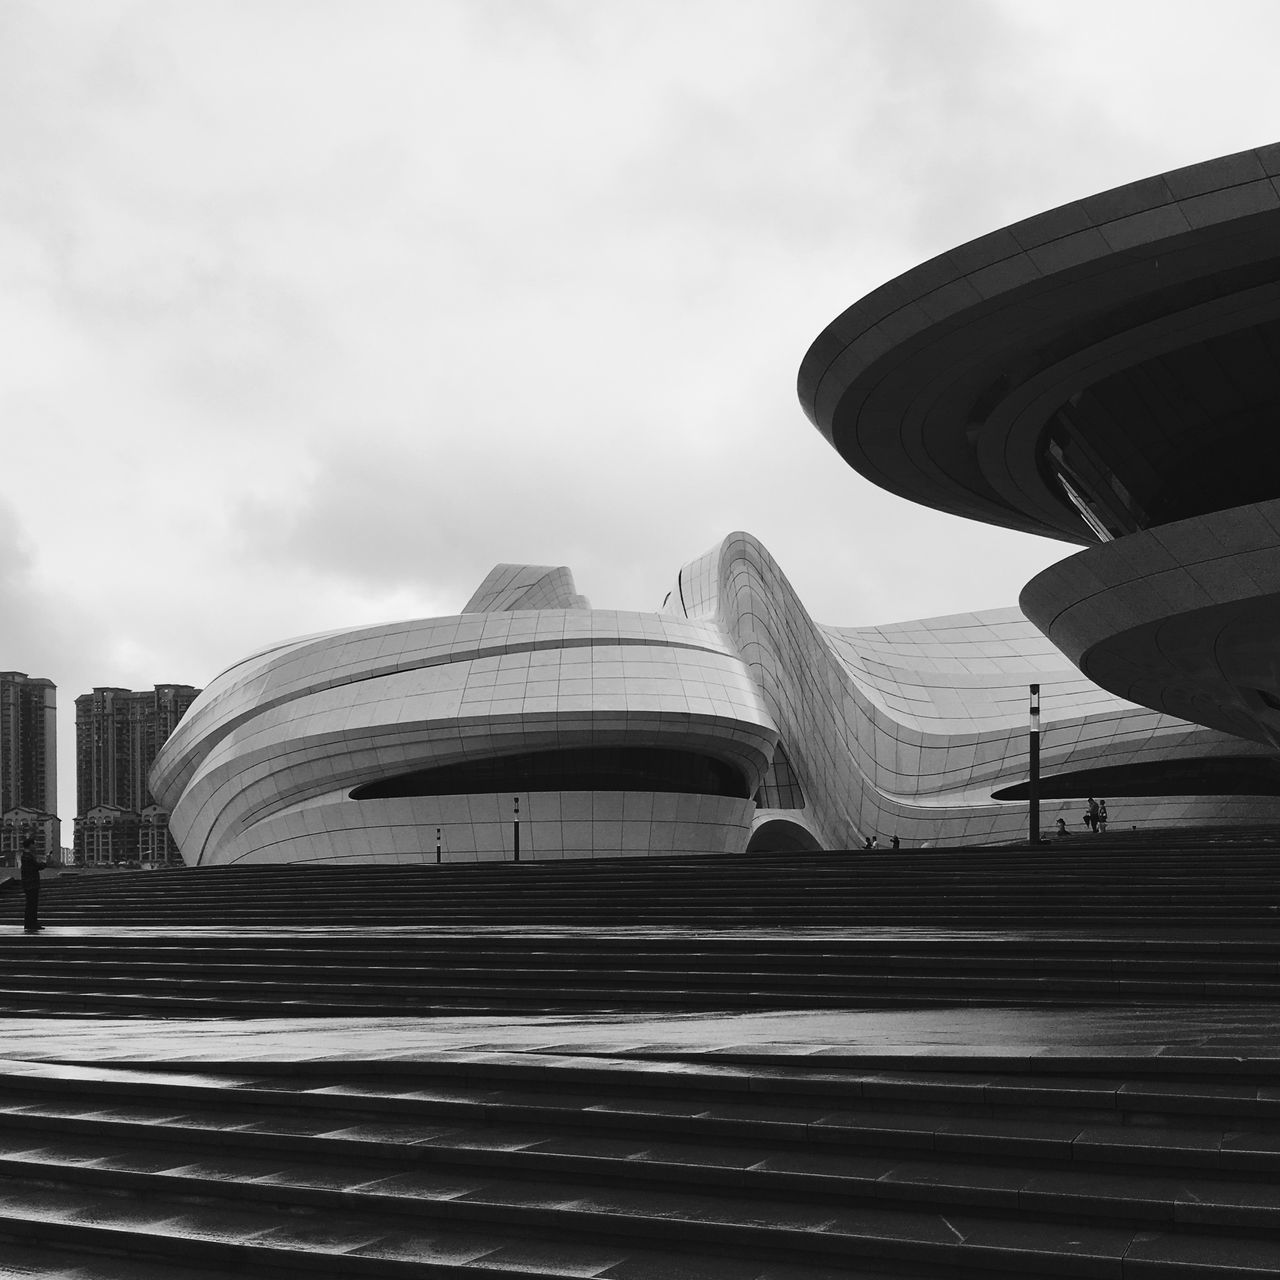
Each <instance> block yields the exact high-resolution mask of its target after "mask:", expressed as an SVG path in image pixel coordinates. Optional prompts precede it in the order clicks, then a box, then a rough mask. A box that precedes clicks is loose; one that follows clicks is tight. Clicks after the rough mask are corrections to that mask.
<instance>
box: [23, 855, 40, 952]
mask: <svg viewBox="0 0 1280 1280" xmlns="http://www.w3.org/2000/svg"><path fill="white" fill-rule="evenodd" d="M43 865H44V864H43V863H42V862H41V861H40V859H39V858H37V857H36V851H35V845H34V842H33V841H32V839H31V837H30V836H27V838H26V839H25V840H24V841H23V842H22V892H23V894H24V896H25V897H26V899H27V909H26V911H25V912H24V913H23V916H22V927H23V930H24V931H25V932H27V933H39V932H40V927H41V926H40V921H39V915H40V868H41V867H42V866H43Z"/></svg>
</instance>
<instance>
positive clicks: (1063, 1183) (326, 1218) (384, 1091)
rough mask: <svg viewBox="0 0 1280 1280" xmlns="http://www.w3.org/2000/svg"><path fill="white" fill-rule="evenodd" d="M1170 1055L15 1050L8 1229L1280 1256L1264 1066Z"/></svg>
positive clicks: (466, 1248)
mask: <svg viewBox="0 0 1280 1280" xmlns="http://www.w3.org/2000/svg"><path fill="white" fill-rule="evenodd" d="M531 1058H532V1059H533V1060H531ZM1164 1066H1165V1067H1166V1070H1164V1071H1161V1072H1158V1073H1150V1074H1145V1075H1144V1074H1141V1073H1128V1074H1116V1075H1111V1074H1102V1075H1100V1074H1097V1073H1096V1072H1094V1071H1090V1070H1088V1069H1083V1070H1078V1071H1075V1072H1062V1073H1060V1074H1052V1075H1044V1076H1040V1075H1037V1074H1033V1073H1025V1074H1019V1073H1011V1072H999V1073H992V1072H987V1071H976V1072H975V1071H968V1072H966V1071H950V1072H948V1071H920V1070H913V1069H910V1068H909V1067H906V1066H898V1067H883V1066H882V1067H877V1068H876V1069H873V1070H866V1069H855V1068H848V1067H844V1068H838V1069H815V1068H813V1067H808V1066H803V1065H788V1064H777V1063H775V1064H770V1065H767V1066H765V1065H760V1064H755V1065H752V1064H746V1063H743V1064H723V1065H720V1064H717V1065H710V1064H692V1063H690V1064H681V1063H678V1062H673V1061H670V1060H663V1061H653V1062H639V1061H634V1060H627V1059H603V1060H593V1059H590V1058H573V1057H563V1056H554V1055H545V1056H544V1055H529V1056H519V1055H503V1054H490V1055H470V1056H465V1057H463V1056H456V1057H452V1058H451V1057H449V1056H447V1055H446V1056H444V1057H442V1058H440V1059H438V1060H434V1061H432V1062H430V1063H415V1064H408V1063H404V1062H386V1063H365V1064H361V1065H360V1066H359V1067H358V1068H357V1067H355V1066H346V1067H343V1066H340V1065H334V1064H329V1063H315V1064H310V1065H307V1066H305V1067H298V1066H297V1065H289V1066H281V1067H279V1068H277V1069H274V1070H264V1069H262V1068H261V1067H260V1065H259V1066H255V1074H243V1068H240V1069H239V1070H236V1071H231V1070H227V1071H222V1070H214V1071H202V1072H200V1073H191V1072H186V1071H181V1072H180V1071H170V1072H166V1071H163V1070H148V1071H123V1070H111V1069H95V1068H56V1067H46V1066H39V1065H30V1064H15V1063H9V1064H5V1066H4V1067H3V1069H2V1070H0V1079H3V1101H2V1102H0V1236H4V1237H6V1238H8V1239H12V1240H17V1241H22V1242H24V1243H25V1244H26V1246H27V1247H28V1248H31V1247H34V1246H35V1245H36V1243H37V1242H39V1245H40V1246H41V1247H47V1248H49V1249H60V1250H67V1249H79V1250H86V1251H90V1252H104V1251H110V1250H123V1251H127V1252H128V1253H129V1254H130V1256H131V1257H138V1258H142V1259H152V1260H155V1259H164V1258H173V1259H175V1260H178V1261H180V1262H181V1263H182V1265H184V1266H202V1267H206V1268H207V1267H212V1266H222V1267H226V1268H229V1269H234V1270H235V1271H236V1272H237V1273H238V1274H243V1275H258V1274H263V1275H268V1274H274V1273H281V1272H283V1273H289V1271H290V1269H291V1268H293V1269H296V1271H297V1272H298V1273H299V1274H303V1273H305V1274H312V1275H419V1276H427V1275H435V1274H463V1272H464V1271H465V1272H466V1273H468V1274H470V1273H472V1272H474V1273H476V1274H481V1273H483V1274H486V1275H492V1274H498V1275H504V1274H510V1275H519V1276H564V1275H584V1274H588V1275H603V1276H616V1277H618V1280H624V1278H625V1280H631V1278H632V1277H634V1276H643V1275H651V1276H654V1277H655V1278H656V1277H657V1276H659V1275H668V1276H670V1275H679V1274H683V1275H690V1276H701V1275H707V1276H709V1277H716V1276H724V1277H732V1276H742V1277H744V1278H745V1277H746V1276H754V1277H761V1276H769V1277H777V1280H782V1277H784V1276H787V1277H792V1278H793V1280H817V1278H818V1277H820V1276H824V1275H829V1276H834V1275H845V1276H864V1277H869V1276H882V1275H883V1276H887V1275H890V1274H897V1275H914V1276H937V1275H966V1274H972V1275H979V1274H981V1275H994V1274H1002V1275H1014V1276H1045V1277H1048V1276H1074V1275H1086V1274H1087V1275H1115V1276H1121V1275H1124V1276H1138V1277H1145V1276H1149V1277H1159V1276H1170V1277H1172V1276H1186V1275H1187V1274H1192V1273H1193V1274H1196V1275H1203V1276H1219V1275H1220V1276H1237V1275H1245V1274H1253V1275H1257V1274H1267V1270H1266V1269H1267V1268H1271V1269H1272V1271H1271V1274H1276V1273H1277V1272H1278V1271H1280V1189H1277V1188H1278V1187H1280V1101H1278V1100H1277V1099H1276V1098H1275V1097H1273V1096H1272V1091H1271V1090H1270V1088H1269V1087H1268V1084H1267V1083H1265V1081H1269V1079H1270V1076H1269V1073H1264V1074H1262V1075H1260V1076H1258V1077H1256V1078H1255V1077H1252V1076H1250V1075H1249V1074H1248V1072H1247V1071H1243V1070H1242V1071H1240V1072H1238V1073H1237V1075H1236V1077H1235V1079H1234V1080H1233V1081H1231V1082H1230V1083H1224V1082H1222V1081H1221V1080H1208V1079H1206V1078H1203V1077H1202V1076H1200V1075H1199V1074H1197V1073H1196V1071H1195V1065H1194V1064H1183V1066H1182V1071H1181V1073H1179V1072H1178V1071H1177V1070H1176V1069H1169V1068H1174V1067H1176V1064H1172V1063H1165V1064H1164ZM69 1087H70V1088H69ZM72 1089H73V1091H72ZM1170 1117H1174V1119H1173V1120H1172V1121H1171V1120H1170ZM1082 1218H1087V1221H1088V1226H1081V1225H1080V1221H1081V1219H1082ZM1189 1263H1193V1264H1194V1267H1195V1268H1196V1269H1195V1270H1194V1272H1192V1273H1189V1272H1188V1270H1187V1266H1188V1264H1189ZM446 1268H455V1269H457V1270H455V1271H453V1272H450V1271H448V1270H446ZM752 1268H754V1270H752ZM1250 1268H1251V1269H1250ZM1260 1268H1261V1270H1259V1269H1260ZM0 1274H3V1273H2V1272H0ZM37 1274H38V1273H37Z"/></svg>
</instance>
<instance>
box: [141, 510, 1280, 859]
mask: <svg viewBox="0 0 1280 1280" xmlns="http://www.w3.org/2000/svg"><path fill="white" fill-rule="evenodd" d="M1033 680H1035V681H1039V682H1040V683H1041V685H1042V689H1043V699H1042V701H1043V709H1044V716H1045V720H1046V722H1047V724H1049V726H1050V731H1049V732H1048V733H1047V734H1046V738H1045V746H1044V754H1043V759H1044V766H1045V773H1046V775H1048V777H1047V780H1046V783H1045V787H1044V793H1045V796H1046V800H1045V810H1044V812H1045V815H1046V825H1052V819H1053V817H1054V816H1056V814H1057V813H1058V812H1061V813H1063V814H1064V815H1065V816H1066V817H1067V818H1068V820H1070V821H1072V822H1073V823H1074V822H1076V821H1078V816H1079V810H1080V803H1079V799H1078V797H1081V796H1084V795H1087V794H1089V793H1090V792H1093V793H1096V794H1098V795H1108V796H1111V797H1112V801H1111V812H1112V817H1113V820H1115V821H1117V822H1122V823H1123V822H1142V823H1150V822H1161V823H1177V822H1186V821H1192V822H1197V821H1198V822H1209V821H1230V820H1233V819H1237V818H1240V817H1242V816H1246V815H1248V814H1251V813H1254V812H1256V811H1257V808H1258V805H1259V803H1263V804H1265V805H1267V806H1268V811H1269V816H1271V817H1274V818H1277V819H1280V801H1270V802H1265V801H1264V802H1260V801H1259V800H1258V799H1257V798H1256V797H1253V796H1249V795H1238V794H1237V795H1230V794H1225V795H1224V794H1207V795H1191V794H1187V789H1186V787H1185V786H1178V787H1175V788H1174V789H1173V790H1172V792H1169V788H1168V786H1167V778H1168V777H1169V776H1172V775H1170V773H1169V771H1170V770H1173V771H1174V773H1175V774H1176V771H1177V770H1178V769H1179V768H1181V769H1182V770H1183V771H1184V772H1185V771H1186V770H1188V769H1190V770H1192V771H1194V770H1196V769H1202V768H1206V767H1213V766H1214V765H1215V764H1216V765H1217V766H1219V767H1221V768H1224V769H1225V768H1236V767H1240V765H1241V762H1242V761H1243V762H1245V766H1246V767H1249V768H1253V769H1258V770H1264V771H1265V770H1266V769H1267V768H1268V767H1270V763H1271V762H1270V760H1269V757H1267V755H1266V753H1264V752H1263V751H1262V749H1261V748H1260V747H1258V746H1256V745H1254V744H1249V743H1242V742H1240V741H1239V740H1238V739H1235V738H1232V737H1230V736H1228V735H1226V734H1222V733H1217V732H1214V731H1212V730H1209V729H1204V728H1200V727H1197V726H1193V725H1188V724H1186V723H1185V722H1183V721H1180V720H1174V719H1171V718H1170V717H1167V716H1162V715H1158V714H1156V713H1154V712H1151V711H1148V710H1146V709H1145V708H1140V707H1134V706H1132V705H1131V704H1128V703H1125V702H1122V701H1120V700H1119V699H1117V698H1115V697H1113V696H1112V695H1110V694H1107V693H1105V692H1104V691H1102V690H1101V689H1098V688H1097V687H1096V686H1094V685H1092V684H1091V683H1090V682H1089V681H1088V680H1086V679H1084V678H1083V677H1082V676H1081V675H1080V673H1079V672H1078V671H1076V670H1075V669H1074V668H1072V667H1071V666H1070V665H1069V664H1068V663H1067V662H1066V661H1065V660H1064V659H1063V658H1062V656H1061V655H1060V654H1059V653H1058V652H1057V651H1056V650H1055V649H1054V648H1053V646H1052V645H1051V644H1050V643H1049V642H1048V641H1046V640H1045V638H1044V637H1043V636H1041V635H1040V633H1039V632H1038V631H1036V629H1035V628H1034V627H1032V626H1031V624H1030V623H1028V622H1027V621H1026V620H1025V619H1024V618H1023V617H1022V616H1021V614H1019V612H1018V611H1017V610H1016V609H1002V610H995V611H991V612H987V613H981V614H963V615H959V616H956V617H949V618H933V619H927V620H925V621H921V622H909V623H902V624H897V625H894V626H885V627H872V628H860V629H840V628H832V627H822V626H820V625H818V624H817V623H815V622H814V621H813V620H812V619H811V618H810V617H809V614H808V612H807V611H806V609H805V608H804V606H803V604H802V603H801V602H800V600H799V598H798V597H797V596H796V594H795V591H794V590H793V589H792V587H791V584H790V583H789V582H788V581H787V579H786V577H785V576H784V575H783V573H782V572H781V570H780V569H779V568H778V566H777V565H776V563H775V562H774V560H773V558H772V557H771V556H770V555H769V553H768V552H767V551H766V550H765V548H764V547H763V546H761V544H760V543H759V542H758V541H756V540H755V539H754V538H752V537H751V536H750V535H749V534H745V533H737V534H733V535H731V536H730V537H728V538H726V539H725V541H724V542H722V543H721V544H720V545H719V546H718V547H716V548H715V549H714V550H712V551H710V552H708V553H707V554H706V555H705V556H702V557H701V558H699V559H698V560H695V561H694V562H693V563H692V564H689V565H686V566H685V567H684V568H683V569H682V570H681V571H680V573H679V575H678V577H677V580H676V583H675V586H674V587H673V589H672V591H671V592H670V594H669V595H668V597H667V600H666V602H665V604H664V607H663V610H662V611H661V612H654V613H618V612H614V611H605V610H593V609H590V608H588V607H587V604H586V601H584V600H583V598H582V597H581V596H579V595H577V594H576V591H575V589H574V584H573V579H572V577H571V575H570V573H569V571H568V570H567V569H563V568H560V569H548V568H544V567H535V566H515V565H500V566H498V568H496V569H495V570H494V571H493V572H492V573H491V574H490V575H489V577H488V578H487V579H486V580H485V582H484V583H483V584H482V586H481V587H480V589H479V590H478V591H477V592H476V594H475V595H474V596H473V597H472V599H471V600H470V601H469V602H468V605H467V608H466V609H465V610H464V612H463V613H461V614H459V615H457V616H454V617H448V618H427V619H422V620H419V621H415V622H404V623H394V624H389V625H385V626H375V627H364V628H360V629H357V630H352V631H340V632H333V633H330V634H327V635H321V636H311V637H307V638H305V639H301V640H295V641H291V642H289V643H288V644H283V645H278V646H276V647H274V648H271V649H266V650H263V651H262V652H261V653H258V654H256V655H254V656H253V657H250V658H247V659H246V660H245V661H244V662H241V663H239V664H237V665H236V666H234V667H232V668H231V669H230V670H229V671H226V672H224V673H223V674H222V675H220V676H219V677H217V679H215V680H214V681H213V682H212V683H211V684H210V685H209V686H208V687H207V688H206V689H205V691H204V693H203V694H202V695H201V697H200V698H199V699H198V700H197V702H196V703H195V704H194V705H193V706H192V708H191V709H190V711H189V712H188V714H187V716H186V718H185V719H184V720H183V722H182V724H181V725H180V726H179V727H178V730H177V731H176V732H175V734H174V735H173V737H172V738H170V740H169V741H168V743H166V745H165V747H164V750H163V751H162V753H161V755H160V758H159V759H158V760H157V763H156V768H155V770H154V772H153V775H152V787H153V789H154V791H155V793H156V794H157V795H158V796H161V797H163V801H164V803H165V804H167V805H168V806H169V808H170V812H171V817H170V827H171V829H172V831H173V832H174V834H175V836H176V838H177V841H178V844H179V846H180V848H181V849H182V852H183V856H184V858H185V859H186V860H187V861H188V862H189V863H192V864H198V865H211V864H220V863H231V862H299V861H305V862H341V861H346V860H358V861H366V860H374V861H415V862H416V861H427V862H431V861H434V860H435V859H436V857H437V848H438V849H439V855H438V856H439V859H440V861H442V862H445V861H448V862H452V861H459V860H463V861H472V860H486V859H513V858H514V857H515V856H516V824H517V820H518V822H519V831H520V847H519V853H520V856H521V857H522V858H524V859H546V858H561V857H586V856H591V855H592V854H598V855H615V856H616V855H620V854H648V853H664V854H668V853H706V852H724V853H733V852H741V851H742V850H744V849H747V848H748V847H751V848H761V849H763V848H770V849H786V848H819V847H825V848H847V847H851V846H856V845H861V844H862V843H863V841H864V840H865V839H867V838H869V837H871V836H873V835H875V836H878V837H879V838H880V840H881V842H882V843H886V842H887V841H888V839H889V838H890V837H891V836H892V835H895V834H896V835H898V836H899V837H900V838H901V839H902V840H903V841H904V842H906V843H907V844H921V843H968V842H975V841H976V842H980V841H990V840H995V839H1001V838H1003V839H1012V838H1017V837H1018V836H1019V835H1020V834H1022V833H1023V832H1024V830H1025V823H1026V804H1025V778H1026V702H1027V684H1028V682H1029V681H1033ZM1157 773H1159V774H1162V775H1163V776H1164V779H1165V781H1163V782H1161V784H1160V785H1159V786H1154V787H1151V788H1150V789H1153V790H1155V791H1157V792H1159V791H1160V790H1161V788H1162V787H1163V789H1164V790H1165V791H1166V792H1167V794H1164V795H1155V796H1145V797H1144V798H1142V799H1140V800H1134V801H1125V800H1123V799H1119V798H1118V797H1119V796H1121V795H1122V794H1123V791H1124V781H1125V779H1126V778H1129V777H1132V776H1135V775H1137V776H1142V775H1144V774H1145V775H1147V776H1150V775H1152V774H1157ZM1112 783H1114V784H1116V785H1109V784H1112ZM1273 789H1277V788H1273ZM1055 798H1056V802H1055Z"/></svg>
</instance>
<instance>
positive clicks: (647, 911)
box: [0, 833, 1280, 1017]
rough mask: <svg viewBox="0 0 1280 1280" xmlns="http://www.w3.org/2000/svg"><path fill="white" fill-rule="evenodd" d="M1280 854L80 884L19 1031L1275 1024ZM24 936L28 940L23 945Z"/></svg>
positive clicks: (862, 860)
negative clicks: (1101, 1008)
mask: <svg viewBox="0 0 1280 1280" xmlns="http://www.w3.org/2000/svg"><path fill="white" fill-rule="evenodd" d="M1278 903H1280V848H1278V847H1277V845H1276V844H1275V843H1274V841H1273V839H1272V834H1271V833H1251V834H1250V835H1249V836H1248V838H1246V837H1244V836H1242V835H1240V834H1239V833H1237V834H1235V835H1234V836H1233V837H1232V838H1231V839H1230V840H1226V839H1224V840H1223V841H1222V842H1221V843H1220V844H1219V845H1218V846H1216V847H1210V848H1209V849H1208V850H1206V849H1205V848H1204V847H1203V846H1201V847H1199V848H1197V847H1182V848H1178V847H1175V848H1172V849H1165V848H1158V847H1148V846H1146V845H1144V844H1142V843H1140V842H1136V841H1135V842H1125V841H1123V840H1117V839H1108V840H1102V839H1097V840H1095V839H1092V838H1088V837H1085V838H1082V839H1081V840H1079V841H1078V842H1075V843H1073V844H1072V845H1071V847H1070V848H1066V849H1062V848H1059V847H1057V846H1047V847H1046V846H1042V847H1040V848H1038V849H1033V850H1032V849H1001V850H970V851H954V850H951V851H936V852H935V851H915V852H912V853H898V854H874V855H866V854H848V853H836V854H813V855H804V856H797V855H779V854H771V855H753V856H749V857H743V858H733V859H729V858H725V857H708V858H653V859H649V858H645V859H613V860H600V861H593V862H551V863H522V864H519V865H511V864H499V865H481V866H465V867H449V866H445V867H435V866H425V867H424V866H412V865H408V866H400V867H366V868H346V869H332V868H305V867H303V868H290V867H263V868H243V869H214V870H175V871H167V872H147V873H141V872H139V873H132V874H117V875H81V876H72V875H68V876H64V877H62V878H60V879H59V880H57V881H54V882H52V883H50V884H49V885H48V886H47V887H46V889H45V892H44V895H43V899H42V909H41V919H42V921H43V922H44V924H45V925H46V926H47V928H46V932H45V933H44V934H42V935H39V936H37V937H28V936H25V935H23V934H22V933H21V932H20V930H19V928H18V925H19V922H20V913H21V897H20V895H19V894H18V893H17V891H16V889H6V890H0V1014H8V1015H33V1014H45V1015H55V1016H58V1015H74V1016H84V1015H105V1016H118V1015H121V1014H141V1015H144V1016H148V1015H150V1016H157V1015H158V1016H210V1017H223V1016H237V1017H277V1016H280V1015H281V1014H284V1013H288V1014H297V1015H314V1016H338V1015H370V1016H388V1015H414V1016H424V1015H432V1014H444V1013H452V1014H459V1013H547V1012H575V1011H587V1010H636V1011H641V1010H643V1011H655V1010H708V1009H729V1010H744V1009H778V1008H787V1009H823V1008H875V1007H883V1006H892V1007H908V1006H921V1005H932V1006H937V1005H964V1004H988V1005H989V1004H1003V1005H1009V1004H1017V1005H1029V1004H1038V1005H1052V1004H1062V1003H1069V1004H1080V1003H1104V1002H1117V1001H1119V1002H1140V1001H1194V1000H1203V999H1212V1000H1216V1001H1253V1002H1256V1001H1272V1000H1275V999H1277V997H1278V996H1280V927H1278V926H1280V909H1278V905H1277V904H1278ZM5 925H10V926H12V928H11V929H5V928H4V926H5Z"/></svg>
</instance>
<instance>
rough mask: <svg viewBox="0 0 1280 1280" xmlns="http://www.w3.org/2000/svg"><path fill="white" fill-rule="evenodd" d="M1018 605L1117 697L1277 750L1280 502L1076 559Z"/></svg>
mask: <svg viewBox="0 0 1280 1280" xmlns="http://www.w3.org/2000/svg"><path fill="white" fill-rule="evenodd" d="M1020 604H1021V606H1022V610H1023V612H1024V613H1025V614H1026V615H1027V617H1028V618H1030V619H1031V621H1032V622H1033V623H1035V625H1036V626H1037V627H1039V628H1040V630H1041V631H1043V632H1044V634H1045V635H1047V636H1048V637H1049V639H1050V640H1052V641H1053V643H1054V644H1056V645H1057V646H1058V648H1060V649H1061V650H1062V651H1063V652H1064V653H1065V654H1066V655H1067V657H1069V658H1070V659H1071V660H1072V662H1074V663H1075V664H1076V665H1077V666H1078V667H1079V668H1080V670H1081V671H1083V672H1084V674H1085V675H1086V676H1088V677H1089V679H1090V680H1092V681H1094V683H1095V684H1099V685H1101V686H1102V687H1103V688H1104V689H1107V690H1109V691H1110V692H1112V693H1114V694H1116V695H1117V696H1118V697H1121V698H1127V699H1129V700H1130V701H1132V702H1138V703H1141V704H1142V705H1144V706H1148V707H1153V708H1155V709H1156V710H1158V711H1163V712H1165V713H1167V714H1169V715H1173V716H1177V717H1179V718H1180V719H1184V720H1192V721H1194V722H1196V723H1197V724H1203V725H1209V726H1210V727H1211V728H1214V729H1220V730H1222V731H1223V732H1225V733H1232V734H1236V735H1238V736H1240V737H1243V738H1250V739H1252V740H1253V741H1255V742H1261V743H1263V744H1265V745H1266V746H1269V747H1273V748H1274V747H1278V746H1280V662H1277V657H1276V620H1277V618H1280V499H1274V500H1272V501H1270V502H1263V503H1254V504H1250V505H1247V506H1242V507H1235V508H1233V509H1231V510H1229V511H1217V512H1213V513H1212V514H1210V515H1205V516H1198V517H1196V518H1195V519H1192V520H1182V521H1177V522H1175V523H1172V524H1167V525H1162V526H1161V527H1159V528H1157V529H1148V530H1144V531H1143V532H1141V533H1136V534H1133V535H1131V536H1129V537H1126V538H1120V539H1117V540H1116V541H1115V542H1108V543H1105V544H1103V545H1102V546H1096V547H1089V548H1087V549H1086V550H1084V551H1079V552H1077V553H1076V554H1075V555H1073V556H1068V557H1067V559H1065V560H1062V561H1060V562H1059V563H1058V564H1055V565H1051V566H1050V567H1049V568H1048V569H1045V570H1044V571H1043V572H1041V573H1039V574H1037V575H1036V576H1035V577H1034V578H1032V579H1031V581H1030V582H1028V583H1027V585H1026V586H1025V587H1024V588H1023V591H1022V598H1021V601H1020Z"/></svg>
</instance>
